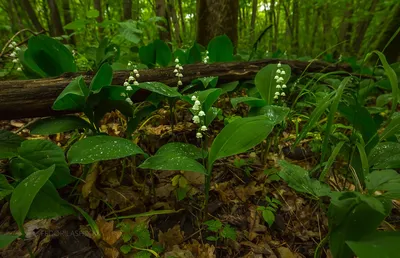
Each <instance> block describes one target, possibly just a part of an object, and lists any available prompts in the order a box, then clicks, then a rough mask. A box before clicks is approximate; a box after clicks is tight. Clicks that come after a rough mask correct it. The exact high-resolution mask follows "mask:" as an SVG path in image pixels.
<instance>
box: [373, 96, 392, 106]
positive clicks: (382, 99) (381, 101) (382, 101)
mask: <svg viewBox="0 0 400 258" xmlns="http://www.w3.org/2000/svg"><path fill="white" fill-rule="evenodd" d="M392 98H393V95H392V94H381V95H379V96H378V97H377V98H376V106H377V107H383V106H385V105H387V104H389V102H390V101H392Z"/></svg>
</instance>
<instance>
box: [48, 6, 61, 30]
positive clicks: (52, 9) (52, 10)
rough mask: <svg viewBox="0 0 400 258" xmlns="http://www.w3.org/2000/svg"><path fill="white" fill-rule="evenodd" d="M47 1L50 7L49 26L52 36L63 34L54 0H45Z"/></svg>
mask: <svg viewBox="0 0 400 258" xmlns="http://www.w3.org/2000/svg"><path fill="white" fill-rule="evenodd" d="M47 3H48V5H49V9H50V17H51V23H52V24H53V25H52V26H51V28H52V31H53V33H52V36H61V35H64V29H63V25H62V23H61V18H60V12H59V11H58V8H57V3H56V0H47ZM50 34H51V33H50Z"/></svg>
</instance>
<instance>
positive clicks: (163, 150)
mask: <svg viewBox="0 0 400 258" xmlns="http://www.w3.org/2000/svg"><path fill="white" fill-rule="evenodd" d="M170 154H173V155H176V156H186V157H188V158H191V159H201V158H203V157H206V156H207V152H206V151H203V150H202V149H200V148H197V147H196V146H194V145H193V144H189V143H183V142H171V143H168V144H164V145H163V146H161V147H160V148H159V149H158V150H157V153H156V155H170Z"/></svg>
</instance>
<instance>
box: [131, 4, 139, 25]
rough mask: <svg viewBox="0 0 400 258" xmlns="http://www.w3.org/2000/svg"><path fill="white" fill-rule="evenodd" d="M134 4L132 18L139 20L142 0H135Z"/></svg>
mask: <svg viewBox="0 0 400 258" xmlns="http://www.w3.org/2000/svg"><path fill="white" fill-rule="evenodd" d="M133 1H134V5H133V16H132V20H134V21H137V20H139V16H140V15H139V13H140V1H139V0H133Z"/></svg>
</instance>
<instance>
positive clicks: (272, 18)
mask: <svg viewBox="0 0 400 258" xmlns="http://www.w3.org/2000/svg"><path fill="white" fill-rule="evenodd" d="M269 22H270V24H272V26H273V38H272V39H271V42H272V44H271V46H272V52H275V51H276V44H277V42H276V41H275V37H276V36H275V34H276V33H277V31H276V27H277V26H278V24H276V14H275V0H271V5H270V13H269Z"/></svg>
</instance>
